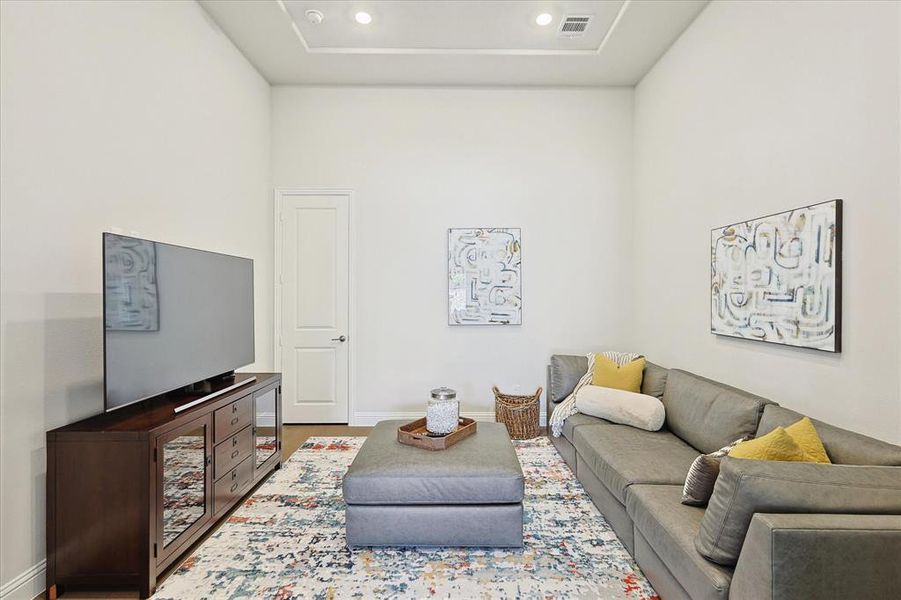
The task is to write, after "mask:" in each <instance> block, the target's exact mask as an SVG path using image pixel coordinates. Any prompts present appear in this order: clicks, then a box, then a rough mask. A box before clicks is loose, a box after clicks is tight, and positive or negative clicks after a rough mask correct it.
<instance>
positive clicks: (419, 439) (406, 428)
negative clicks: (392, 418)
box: [397, 417, 476, 450]
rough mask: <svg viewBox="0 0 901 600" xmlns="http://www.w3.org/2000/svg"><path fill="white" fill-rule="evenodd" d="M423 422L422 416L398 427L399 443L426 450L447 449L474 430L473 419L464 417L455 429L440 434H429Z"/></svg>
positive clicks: (474, 423)
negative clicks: (445, 433)
mask: <svg viewBox="0 0 901 600" xmlns="http://www.w3.org/2000/svg"><path fill="white" fill-rule="evenodd" d="M425 422H426V420H425V417H423V418H421V419H416V420H415V421H413V422H412V423H407V424H406V425H401V426H400V427H398V428H397V441H398V442H400V443H401V444H406V445H408V446H416V447H417V448H425V449H426V450H447V449H448V448H450V447H451V446H453V445H454V444H456V443H457V442H459V441H460V440H465V439H466V438H468V437H469V436H471V435H472V434H474V433H475V432H476V422H475V420H473V419H468V418H466V417H460V424H459V426H458V427H457V430H456V431H453V432H451V433H449V434H447V435H442V436H437V435H432V434H430V433H429V430H428V429H426V427H425Z"/></svg>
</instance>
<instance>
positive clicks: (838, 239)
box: [708, 198, 844, 354]
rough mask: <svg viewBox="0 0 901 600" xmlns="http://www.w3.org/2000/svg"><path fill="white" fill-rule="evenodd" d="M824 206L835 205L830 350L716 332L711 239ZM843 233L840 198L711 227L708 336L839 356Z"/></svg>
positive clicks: (715, 273) (840, 349)
mask: <svg viewBox="0 0 901 600" xmlns="http://www.w3.org/2000/svg"><path fill="white" fill-rule="evenodd" d="M826 205H834V217H833V221H832V226H833V231H832V252H833V254H834V256H833V262H832V274H833V280H832V286H831V288H830V289H831V290H832V292H833V309H832V311H833V319H832V322H831V324H832V334H831V336H830V339H831V344H832V346H831V347H822V346H821V345H818V344H801V343H787V342H785V341H781V340H776V339H765V336H764V337H754V336H747V335H739V334H737V333H729V332H727V331H723V330H718V329H717V327H716V323H715V314H716V305H715V302H716V300H717V292H716V290H715V286H716V283H717V270H716V266H717V256H716V245H715V244H716V242H715V239H714V235H715V233H716V232H723V231H725V230H727V229H728V228H731V227H738V226H748V225H749V224H752V223H758V222H763V221H765V220H767V219H769V220H773V219H775V218H777V217H783V216H788V217H789V218H790V217H791V216H792V215H794V214H795V213H800V212H801V211H812V210H815V209H818V208H822V207H824V206H826ZM843 230H844V216H843V200H842V199H841V198H835V199H832V200H826V201H824V202H818V203H815V204H808V205H805V206H799V207H796V208H792V209H789V210H784V211H778V212H774V213H770V214H767V215H763V216H760V217H754V218H751V219H746V220H744V221H737V222H734V223H730V224H727V225H722V226H719V227H713V228H711V230H710V236H711V237H710V244H711V247H710V281H709V290H708V292H709V294H710V295H709V297H708V298H709V301H710V307H709V308H710V333H712V334H714V335H716V336H719V337H723V338H730V339H739V340H748V341H753V342H761V343H765V344H770V345H775V346H782V347H787V348H797V349H801V350H815V351H818V352H825V353H827V354H840V353H841V351H842V254H843V251H842V250H843V249H842V246H843V236H844V233H843Z"/></svg>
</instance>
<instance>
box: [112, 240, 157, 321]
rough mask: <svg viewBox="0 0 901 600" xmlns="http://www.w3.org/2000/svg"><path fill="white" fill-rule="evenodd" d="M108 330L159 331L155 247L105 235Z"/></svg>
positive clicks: (151, 244) (146, 242)
mask: <svg viewBox="0 0 901 600" xmlns="http://www.w3.org/2000/svg"><path fill="white" fill-rule="evenodd" d="M104 243H105V244H106V265H105V266H104V271H105V277H104V279H105V282H104V285H105V286H106V310H105V312H106V316H105V320H106V329H108V330H110V331H159V328H160V309H159V298H158V290H157V280H156V244H154V243H153V242H149V241H147V240H139V239H135V238H130V237H125V236H120V235H114V234H106V236H105V242H104Z"/></svg>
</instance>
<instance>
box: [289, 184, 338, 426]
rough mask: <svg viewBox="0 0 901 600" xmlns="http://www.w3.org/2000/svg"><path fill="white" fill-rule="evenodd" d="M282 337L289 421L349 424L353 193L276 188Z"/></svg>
mask: <svg viewBox="0 0 901 600" xmlns="http://www.w3.org/2000/svg"><path fill="white" fill-rule="evenodd" d="M277 201H278V203H279V206H278V207H277V210H278V211H279V213H278V214H279V225H280V227H281V235H280V242H279V246H280V248H279V250H280V252H279V255H280V260H279V261H278V262H279V267H278V269H279V270H280V273H277V279H276V281H277V284H278V287H279V291H278V293H279V298H280V300H281V302H280V308H279V309H278V312H279V330H280V331H279V333H280V336H279V341H278V343H279V344H280V348H279V349H278V350H279V351H278V352H277V354H279V355H280V362H281V365H280V367H281V372H282V374H283V377H282V410H283V413H282V414H283V415H284V421H285V422H286V423H347V422H348V387H349V386H348V374H349V371H348V365H349V354H350V344H352V343H353V340H351V339H350V337H349V331H348V325H349V323H348V321H349V310H348V307H349V299H350V285H349V282H350V251H349V248H350V219H349V210H350V196H349V194H347V193H335V194H329V193H322V194H305V193H293V192H279V194H278V195H277Z"/></svg>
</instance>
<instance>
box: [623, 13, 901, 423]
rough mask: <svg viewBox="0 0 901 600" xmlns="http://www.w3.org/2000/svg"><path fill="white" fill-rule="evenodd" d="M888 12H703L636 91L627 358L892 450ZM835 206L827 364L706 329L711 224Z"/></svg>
mask: <svg viewBox="0 0 901 600" xmlns="http://www.w3.org/2000/svg"><path fill="white" fill-rule="evenodd" d="M898 10H899V5H898V3H889V2H883V3H876V2H847V3H843V2H766V3H764V2H713V3H712V4H710V5H709V6H708V7H707V8H706V9H705V10H704V12H702V13H701V15H700V16H699V17H698V19H697V20H696V21H695V23H694V24H693V25H692V26H691V27H690V28H689V29H688V30H687V31H686V32H685V33H684V34H683V35H682V37H681V38H680V39H679V40H678V41H677V42H676V44H675V45H674V46H673V47H672V48H671V49H670V50H669V52H668V53H667V54H666V55H665V56H664V57H663V58H662V59H661V60H660V62H659V63H658V64H657V65H656V66H655V68H654V69H653V70H652V71H651V72H650V73H649V74H648V75H647V76H646V77H645V78H644V80H643V81H642V82H641V83H640V85H639V86H638V88H637V90H636V109H635V148H636V153H635V156H636V159H635V168H636V179H635V191H636V197H635V200H636V207H635V245H634V248H635V257H636V263H635V264H636V271H635V315H636V318H635V332H636V337H635V341H636V347H637V348H639V349H641V350H642V351H643V352H646V353H647V354H648V355H649V356H650V357H652V358H653V359H655V360H658V361H659V362H661V363H662V364H664V365H667V366H674V367H682V368H686V369H689V370H693V371H695V372H698V373H700V374H703V375H707V376H710V377H712V378H715V379H721V380H723V381H726V382H729V383H731V384H734V385H736V386H739V387H743V388H746V389H748V390H751V391H754V392H757V393H760V394H762V395H764V396H767V397H770V398H772V399H774V400H776V401H778V402H780V403H782V404H783V405H786V406H788V407H790V408H794V409H797V410H800V411H804V412H806V413H809V414H810V415H812V416H815V417H819V418H822V419H824V420H827V421H830V422H833V423H835V424H837V425H840V426H845V427H849V428H852V429H855V430H858V431H862V432H865V433H869V434H872V435H874V436H877V437H880V438H883V439H886V440H889V441H901V400H899V369H898V367H899V335H898V332H899V312H901V302H899V300H901V299H899V288H898V279H899V275H901V273H899V255H898V232H899V223H901V221H899V218H901V215H899V164H901V156H899V127H898V119H899V77H898V74H899V65H898V61H899V18H898V14H897V12H898ZM832 198H843V199H844V200H845V204H844V225H845V229H844V290H843V294H844V296H843V301H844V310H843V329H844V334H843V339H842V345H843V352H842V353H841V354H839V355H830V354H826V353H819V352H815V351H810V350H800V349H792V348H787V347H781V346H773V345H769V344H761V343H756V342H750V341H744V340H735V339H728V338H723V337H717V336H714V335H712V334H710V333H709V321H710V316H709V305H710V302H709V277H710V266H709V265H710V251H709V231H710V229H711V228H713V227H716V226H719V225H723V224H726V223H732V222H735V221H739V220H743V219H746V218H752V217H756V216H760V215H765V214H769V213H773V212H778V211H782V210H786V209H789V208H793V207H796V206H803V205H806V204H813V203H816V202H821V201H825V200H830V199H832Z"/></svg>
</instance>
